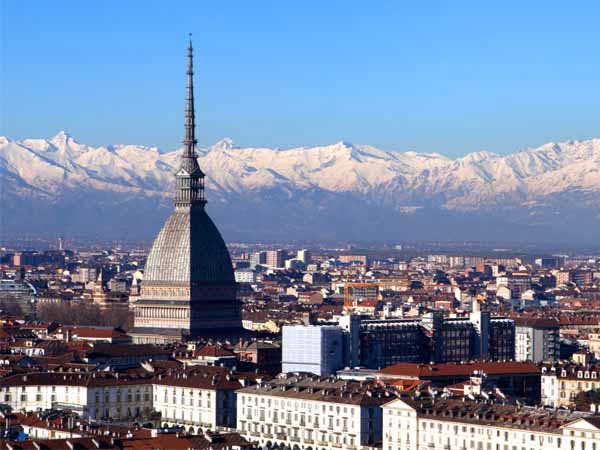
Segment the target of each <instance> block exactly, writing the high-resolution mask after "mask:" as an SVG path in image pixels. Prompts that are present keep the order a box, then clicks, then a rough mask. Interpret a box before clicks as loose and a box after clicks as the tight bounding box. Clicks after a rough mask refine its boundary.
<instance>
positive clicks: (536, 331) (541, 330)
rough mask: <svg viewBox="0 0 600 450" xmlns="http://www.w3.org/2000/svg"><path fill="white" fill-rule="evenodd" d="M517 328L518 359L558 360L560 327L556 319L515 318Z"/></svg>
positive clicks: (516, 349)
mask: <svg viewBox="0 0 600 450" xmlns="http://www.w3.org/2000/svg"><path fill="white" fill-rule="evenodd" d="M515 329H516V332H515V359H516V360H517V361H532V362H535V363H541V362H554V361H558V359H559V357H560V327H559V324H558V321H557V320H556V319H540V318H518V319H516V320H515Z"/></svg>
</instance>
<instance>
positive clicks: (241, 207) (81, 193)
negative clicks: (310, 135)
mask: <svg viewBox="0 0 600 450" xmlns="http://www.w3.org/2000/svg"><path fill="white" fill-rule="evenodd" d="M179 151H180V149H177V150H173V151H161V150H160V149H158V148H157V147H145V146H141V145H110V146H100V147H94V146H89V145H85V144H81V143H79V142H77V141H76V140H75V139H74V138H73V137H72V136H70V135H69V134H67V133H65V132H63V131H61V132H60V133H58V134H57V135H56V136H54V137H52V138H50V139H25V140H20V141H17V140H11V139H9V138H8V137H3V136H2V137H0V174H1V177H2V181H1V185H0V188H1V189H0V200H1V201H2V205H3V206H2V208H1V213H2V217H1V218H0V220H1V221H0V224H1V226H2V230H0V231H1V233H2V234H3V235H15V234H18V233H55V234H62V235H63V236H69V235H70V234H75V235H78V236H88V237H98V238H107V239H111V238H119V237H121V238H127V239H143V240H145V239H150V238H152V236H154V234H155V233H156V232H157V231H158V229H159V228H160V226H161V225H162V222H163V220H164V219H165V218H166V216H167V215H168V214H169V213H170V211H171V208H172V203H171V195H172V191H173V181H174V178H173V174H174V172H175V170H176V168H177V164H178V153H179ZM198 154H199V158H198V159H199V163H200V166H201V167H202V169H203V170H204V172H205V173H206V174H207V197H208V200H209V204H208V206H207V208H208V209H209V213H210V214H211V216H213V218H214V219H215V221H216V222H217V224H218V225H219V227H220V228H221V230H222V231H223V234H224V236H225V238H226V239H229V240H282V239H283V240H289V241H292V240H295V239H297V240H346V239H348V240H396V241H407V240H444V241H445V240H452V241H456V240H478V241H486V240H489V241H495V242H499V241H507V242H515V241H536V242H573V243H588V242H589V243H592V242H593V243H598V241H599V240H600V139H591V140H583V141H566V142H559V143H547V144H544V145H542V146H541V147H537V148H527V149H525V150H522V151H518V152H516V153H513V154H506V155H500V154H495V153H491V152H487V151H480V152H476V153H470V154H468V155H466V156H464V157H461V158H456V159H452V158H448V157H446V156H443V155H441V154H437V153H416V152H412V151H410V152H397V151H385V150H381V149H378V148H375V147H373V146H369V145H355V144H352V143H349V142H338V143H336V144H332V145H326V146H319V147H298V148H292V149H285V150H281V149H271V148H241V147H237V146H236V145H235V144H234V143H233V142H232V141H231V140H230V139H223V140H221V141H219V142H217V143H216V144H214V145H213V146H212V147H210V148H202V149H198Z"/></svg>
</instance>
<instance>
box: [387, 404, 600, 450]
mask: <svg viewBox="0 0 600 450" xmlns="http://www.w3.org/2000/svg"><path fill="white" fill-rule="evenodd" d="M467 449H468V450H470V449H473V450H594V449H596V450H597V449H600V416H593V415H591V414H587V413H572V412H570V411H565V410H546V409H538V408H530V407H517V406H510V405H500V404H489V403H486V402H485V401H481V402H475V401H461V400H438V401H436V402H435V403H433V404H432V403H431V401H429V400H428V401H424V402H419V401H415V400H409V399H396V400H393V401H391V402H390V403H388V404H386V405H384V406H383V450H467Z"/></svg>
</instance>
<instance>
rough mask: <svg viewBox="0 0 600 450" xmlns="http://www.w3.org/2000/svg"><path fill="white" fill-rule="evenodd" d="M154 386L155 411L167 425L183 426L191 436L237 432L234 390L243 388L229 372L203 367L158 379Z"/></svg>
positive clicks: (160, 376)
mask: <svg viewBox="0 0 600 450" xmlns="http://www.w3.org/2000/svg"><path fill="white" fill-rule="evenodd" d="M154 382H155V384H154V409H155V410H156V411H158V412H160V413H161V420H162V422H163V423H164V424H165V425H167V426H169V425H180V426H183V427H185V429H186V430H188V431H190V432H191V433H199V432H201V431H205V430H225V429H232V428H235V420H236V396H235V390H236V389H240V388H241V387H243V384H242V382H241V381H240V380H238V379H237V378H235V377H232V376H231V375H229V374H227V371H225V370H222V369H221V368H216V367H203V368H198V369H193V370H192V371H191V372H190V373H178V374H176V375H171V376H162V375H159V376H158V377H157V379H155V381H154Z"/></svg>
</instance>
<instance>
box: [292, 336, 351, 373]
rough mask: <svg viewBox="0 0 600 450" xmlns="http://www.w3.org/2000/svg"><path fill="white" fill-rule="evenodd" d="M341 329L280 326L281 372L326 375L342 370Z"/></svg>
mask: <svg viewBox="0 0 600 450" xmlns="http://www.w3.org/2000/svg"><path fill="white" fill-rule="evenodd" d="M343 353H344V352H343V334H342V330H341V328H339V327H336V326H315V325H310V326H304V325H292V326H285V327H283V333H282V372H283V373H290V372H309V373H314V374H316V375H321V376H326V375H331V374H332V373H335V372H336V371H337V370H339V369H342V368H343V367H344V354H343Z"/></svg>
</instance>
